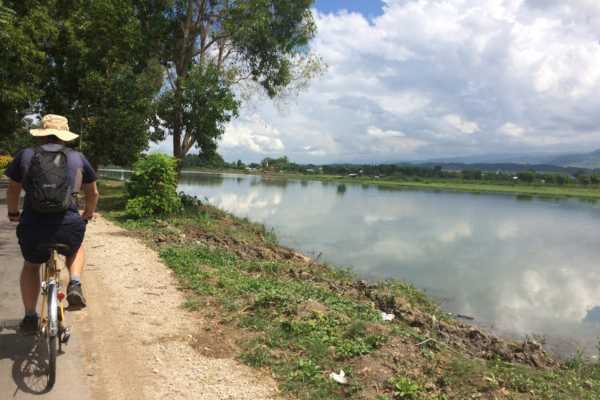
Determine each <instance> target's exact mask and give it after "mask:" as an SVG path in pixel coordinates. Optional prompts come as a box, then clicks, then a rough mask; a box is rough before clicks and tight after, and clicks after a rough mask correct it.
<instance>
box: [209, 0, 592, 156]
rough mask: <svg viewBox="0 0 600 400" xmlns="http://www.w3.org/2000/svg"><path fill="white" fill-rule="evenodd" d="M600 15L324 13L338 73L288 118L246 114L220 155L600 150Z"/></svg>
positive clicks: (506, 10)
mask: <svg viewBox="0 0 600 400" xmlns="http://www.w3.org/2000/svg"><path fill="white" fill-rule="evenodd" d="M599 4H600V3H598V2H596V1H592V0H573V1H569V2H563V1H558V0H481V1H477V2H475V1H465V0H444V1H439V0H385V6H384V10H383V11H384V12H383V14H382V15H381V16H379V17H376V18H374V19H372V20H369V19H367V18H366V17H364V16H363V15H361V14H359V13H348V12H341V13H338V14H321V13H318V12H315V18H316V23H317V26H318V34H317V37H316V38H315V40H314V41H313V43H312V49H313V50H314V51H315V52H316V53H318V54H319V55H321V56H322V57H323V59H324V61H325V63H326V64H328V66H329V69H328V71H327V72H326V73H325V74H324V76H322V77H321V78H319V79H317V80H315V81H314V82H313V83H312V84H311V86H310V88H309V89H308V90H307V91H306V92H305V93H302V94H301V95H300V96H298V97H297V98H295V99H293V101H291V102H289V104H288V106H287V107H286V108H285V110H284V112H281V111H280V110H279V109H278V108H277V107H275V106H273V104H272V103H271V102H270V101H262V100H261V101H257V102H256V103H254V104H252V105H251V106H250V105H248V106H247V107H244V109H243V110H242V118H240V120H238V121H236V122H235V123H233V124H232V126H231V127H230V128H229V129H228V130H227V133H226V134H225V136H224V138H223V141H222V144H221V151H222V152H223V153H224V155H225V157H226V158H229V159H231V158H235V159H237V158H243V159H252V158H260V157H262V156H264V155H280V154H284V153H285V154H287V155H288V156H290V158H291V159H292V160H294V161H299V162H337V161H391V160H397V161H402V160H407V159H424V158H432V157H436V158H437V157H440V156H453V155H465V154H474V153H494V152H496V153H511V152H516V153H523V152H525V151H528V150H546V151H587V150H589V149H593V148H594V147H600V114H599V113H598V112H597V110H598V108H599V107H600V43H599V40H600V36H599V35H598V32H600V6H599ZM372 128H377V129H379V130H380V131H372ZM374 132H375V134H373V133H374ZM390 132H399V133H402V135H398V134H392V133H390ZM365 133H367V134H365ZM507 139H508V140H507Z"/></svg>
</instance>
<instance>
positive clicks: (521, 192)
mask: <svg viewBox="0 0 600 400" xmlns="http://www.w3.org/2000/svg"><path fill="white" fill-rule="evenodd" d="M99 171H100V172H102V171H106V172H121V171H125V172H128V171H129V170H128V169H126V168H123V169H116V168H100V169H99ZM181 173H183V174H207V175H210V174H236V175H245V176H260V177H263V178H268V179H277V180H284V179H293V180H300V181H314V182H337V183H340V184H362V185H365V184H366V185H373V186H379V187H386V188H398V189H415V190H434V191H436V190H441V191H447V192H463V193H475V194H477V193H490V194H510V195H516V196H532V197H533V196H535V197H541V198H578V199H581V200H594V201H595V200H597V199H600V187H597V186H592V187H582V186H571V185H567V186H556V185H543V186H541V185H528V184H496V183H487V182H473V183H471V182H465V181H460V182H456V181H453V180H429V181H425V180H420V181H411V180H400V179H390V178H379V179H376V178H373V177H366V176H357V177H348V176H341V175H319V174H314V175H313V174H311V175H306V174H295V173H285V172H264V171H243V170H237V169H204V168H198V169H193V168H192V169H185V170H182V171H181Z"/></svg>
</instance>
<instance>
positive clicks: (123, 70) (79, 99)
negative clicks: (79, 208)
mask: <svg viewBox="0 0 600 400" xmlns="http://www.w3.org/2000/svg"><path fill="white" fill-rule="evenodd" d="M135 3H136V2H133V1H118V2H115V1H111V0H98V1H93V2H81V3H80V2H75V3H74V4H73V5H71V6H70V7H62V8H60V7H59V8H57V9H56V11H55V15H54V18H55V19H56V20H58V21H61V23H60V24H57V25H56V26H57V27H58V28H57V29H58V30H59V32H58V37H57V39H56V40H54V41H52V42H51V44H50V46H49V50H48V53H49V57H50V59H51V60H52V62H51V63H48V75H49V77H51V79H49V80H48V85H47V86H46V89H45V93H44V96H43V98H42V100H43V104H44V108H45V109H48V110H53V112H55V113H58V114H63V115H65V116H67V117H68V118H69V122H70V125H71V128H72V130H73V131H74V132H77V133H79V134H80V145H81V150H83V151H84V153H86V155H87V156H88V158H89V159H90V161H91V162H92V164H95V165H97V164H99V163H102V164H108V163H112V164H116V165H131V163H132V162H134V161H135V160H136V159H137V157H138V156H139V154H140V153H141V152H142V151H143V150H144V149H146V148H147V146H148V142H149V140H150V137H151V134H150V132H149V122H150V116H152V115H154V110H153V99H154V96H155V94H156V93H157V92H158V90H159V89H160V87H161V84H162V78H163V77H162V68H161V67H160V65H159V63H158V60H157V55H156V54H154V52H153V50H154V49H153V48H152V46H153V45H154V43H151V42H150V41H149V37H152V35H151V32H148V31H147V30H146V29H145V28H144V26H145V25H147V23H146V22H147V21H145V20H144V18H150V17H148V16H147V15H146V14H143V13H142V12H141V10H140V7H143V6H136V4H135Z"/></svg>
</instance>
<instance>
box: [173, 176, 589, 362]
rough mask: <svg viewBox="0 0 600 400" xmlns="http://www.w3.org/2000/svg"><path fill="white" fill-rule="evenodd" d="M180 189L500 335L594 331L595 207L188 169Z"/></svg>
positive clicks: (580, 335) (565, 345)
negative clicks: (394, 281) (406, 285)
mask: <svg viewBox="0 0 600 400" xmlns="http://www.w3.org/2000/svg"><path fill="white" fill-rule="evenodd" d="M180 190H182V191H184V192H185V193H188V194H191V195H195V196H198V197H199V198H207V199H208V200H209V201H210V203H212V204H214V205H216V206H218V207H220V208H222V209H225V210H227V211H230V212H232V213H234V214H235V215H237V216H240V217H248V218H249V219H251V220H253V221H257V222H261V223H265V224H266V225H267V226H268V227H271V228H273V229H274V230H275V232H276V234H277V236H278V237H279V239H280V241H281V242H282V243H283V244H285V245H288V246H291V247H294V248H296V249H299V250H302V251H304V252H306V253H308V254H312V255H313V256H314V255H318V254H321V259H322V260H325V261H328V262H331V263H333V264H336V265H340V266H348V267H351V268H352V269H353V270H354V271H356V272H357V273H358V274H359V275H361V276H363V277H365V278H368V279H383V278H400V279H404V280H407V281H409V282H411V283H413V284H414V285H416V286H417V287H419V288H422V289H424V290H425V291H426V292H428V293H429V294H430V295H432V296H434V297H435V298H437V299H438V300H440V301H441V303H442V304H443V306H444V308H445V309H446V310H448V311H450V312H455V313H460V314H465V315H470V316H472V317H474V318H475V321H476V323H478V324H482V325H484V326H488V327H492V328H493V329H495V330H496V332H499V333H500V334H505V335H518V336H522V335H526V334H531V333H536V334H543V335H545V336H547V338H548V341H549V343H550V344H551V345H552V347H553V348H554V349H555V350H556V349H558V350H559V351H561V352H563V353H564V352H569V351H574V346H575V345H581V346H583V347H585V348H586V349H587V350H588V351H590V352H591V351H593V349H594V348H595V344H596V342H597V337H598V336H600V246H599V240H598V233H599V232H600V204H595V203H589V202H582V201H580V200H575V199H568V200H567V199H565V200H541V199H531V198H519V197H517V196H508V195H489V194H486V195H476V194H468V193H452V192H434V191H413V190H390V189H385V188H378V187H375V186H363V185H346V186H343V185H342V186H340V185H338V184H336V183H321V182H299V181H273V180H268V179H263V178H261V177H255V176H236V175H205V174H185V175H184V176H183V178H182V180H181V183H180Z"/></svg>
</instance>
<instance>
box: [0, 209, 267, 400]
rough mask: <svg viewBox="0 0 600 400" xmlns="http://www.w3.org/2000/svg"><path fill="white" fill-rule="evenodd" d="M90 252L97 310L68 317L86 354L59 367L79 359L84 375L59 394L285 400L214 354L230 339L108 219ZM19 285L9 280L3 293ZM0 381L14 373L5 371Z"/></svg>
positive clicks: (93, 229) (93, 230)
mask: <svg viewBox="0 0 600 400" xmlns="http://www.w3.org/2000/svg"><path fill="white" fill-rule="evenodd" d="M0 212H2V210H1V209H0ZM0 217H1V215H0ZM1 223H2V224H4V223H5V221H2V222H1ZM85 246H86V250H87V252H88V253H87V258H88V268H87V270H86V272H85V274H84V278H83V280H84V284H85V290H86V296H87V297H88V301H89V303H90V306H89V307H88V308H87V309H86V310H84V311H81V312H78V313H71V314H70V315H69V316H68V318H70V320H71V323H72V325H73V328H74V329H73V335H74V337H77V340H78V341H79V345H78V346H79V348H78V351H77V352H73V353H72V352H71V349H70V348H69V350H68V352H67V354H66V355H64V356H62V357H61V358H60V360H59V362H60V363H61V366H62V365H65V364H66V361H67V360H69V359H71V358H75V361H74V363H75V365H79V370H78V371H77V373H74V372H72V373H70V374H71V375H74V376H69V377H67V376H65V375H69V373H67V372H64V373H63V374H62V375H61V376H60V377H59V380H60V381H59V383H58V384H57V387H58V385H60V384H61V382H64V380H66V379H73V380H74V381H76V382H77V383H78V384H82V386H83V387H84V388H89V391H90V394H89V396H87V395H84V393H83V392H79V394H80V397H79V398H82V399H87V398H91V399H98V400H104V399H107V400H108V399H110V400H118V399H127V400H132V399H149V400H153V399H194V400H199V399H206V400H209V399H210V400H217V399H236V400H237V399H239V400H243V399H248V400H250V399H253V400H258V399H276V398H279V394H278V391H277V389H276V385H275V383H274V381H273V380H272V379H271V378H270V377H268V376H264V375H263V374H260V373H259V372H257V371H255V370H252V369H250V368H249V367H246V366H244V365H241V364H240V363H239V362H237V361H235V360H234V359H232V358H231V356H230V354H223V352H222V351H221V350H218V349H217V348H216V346H215V348H211V344H214V343H216V342H217V341H218V342H219V343H220V344H222V343H226V342H227V337H226V336H224V335H223V333H222V332H220V331H219V329H218V327H216V326H212V325H211V324H209V323H207V322H206V321H204V320H202V319H200V318H199V317H198V316H196V315H194V314H191V313H188V312H186V311H184V310H183V309H181V307H180V306H181V304H182V302H183V300H184V299H183V296H182V294H181V292H180V291H178V290H177V283H176V280H175V278H174V277H173V276H172V273H171V272H170V271H169V270H168V269H167V268H166V267H165V266H164V265H163V264H162V263H161V262H160V260H159V259H158V257H157V255H156V254H155V252H153V251H152V250H150V249H149V248H147V247H146V246H145V245H144V244H142V243H141V242H139V241H138V240H136V239H133V238H131V237H129V236H128V235H127V232H125V231H123V230H122V229H120V228H118V227H116V226H115V225H113V224H111V223H109V222H108V221H106V220H104V219H103V218H101V217H100V218H98V219H97V220H96V221H95V222H94V223H92V224H89V225H88V234H87V239H86V243H85ZM13 247H14V246H13ZM10 251H11V252H14V251H15V248H12V249H11V250H10ZM4 260H5V255H4V254H3V255H2V261H3V262H2V264H4ZM11 279H14V277H11ZM14 284H15V282H14V281H13V282H9V280H5V279H2V281H1V282H0V289H1V290H0V291H2V290H3V289H4V287H5V286H8V285H14ZM2 338H3V337H2V336H0V340H2ZM220 348H222V346H220ZM16 351H18V349H15V352H16ZM0 373H2V374H3V375H6V374H7V373H9V371H5V369H4V368H2V365H1V364H0ZM4 378H5V377H4V376H3V377H2V379H0V398H3V399H4V398H9V397H4V396H5V394H7V395H9V396H11V397H10V398H12V392H11V393H8V392H9V391H10V390H11V389H12V388H9V387H7V388H6V389H7V390H6V391H5V388H4V387H3V386H1V385H2V384H3V383H4V382H5V381H7V379H4ZM9 386H10V385H9ZM13 386H14V384H13ZM38 397H39V396H38ZM42 398H44V396H42ZM49 398H50V397H49Z"/></svg>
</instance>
